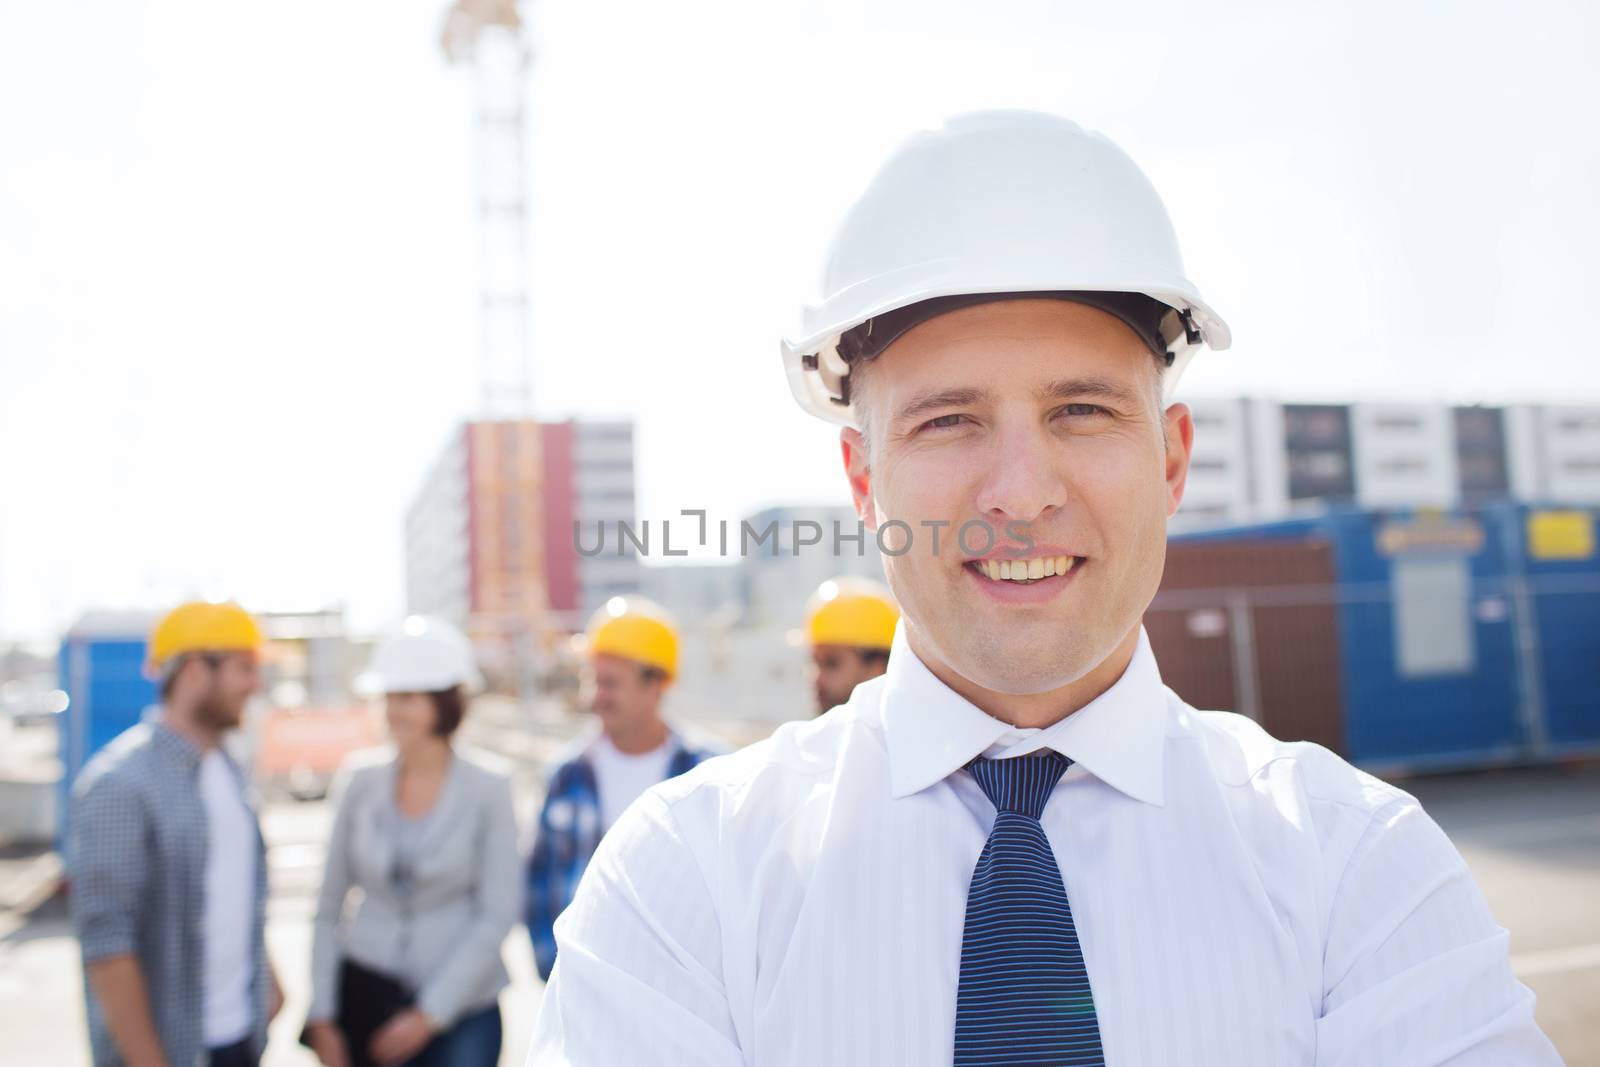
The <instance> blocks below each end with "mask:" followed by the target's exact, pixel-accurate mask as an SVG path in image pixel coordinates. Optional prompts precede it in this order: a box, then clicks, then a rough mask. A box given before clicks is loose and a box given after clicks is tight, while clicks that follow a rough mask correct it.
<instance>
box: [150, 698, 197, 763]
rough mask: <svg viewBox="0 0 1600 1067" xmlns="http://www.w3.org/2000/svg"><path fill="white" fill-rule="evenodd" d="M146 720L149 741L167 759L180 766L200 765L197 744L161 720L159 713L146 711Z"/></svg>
mask: <svg viewBox="0 0 1600 1067" xmlns="http://www.w3.org/2000/svg"><path fill="white" fill-rule="evenodd" d="M146 721H148V722H149V723H150V727H151V735H150V742H151V744H153V745H154V746H155V748H156V751H157V752H160V753H161V754H162V755H163V756H165V757H166V758H167V759H169V760H172V761H173V762H174V763H176V764H178V766H180V767H198V766H200V756H201V752H200V749H199V747H198V746H196V745H195V743H194V742H193V741H190V740H189V739H188V738H187V737H184V736H183V735H182V734H180V733H179V732H178V731H176V730H174V729H173V728H172V727H170V726H168V725H167V724H166V723H165V722H164V721H162V717H161V713H160V712H159V711H154V713H150V712H147V713H146Z"/></svg>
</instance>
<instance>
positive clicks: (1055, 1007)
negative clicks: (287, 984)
mask: <svg viewBox="0 0 1600 1067" xmlns="http://www.w3.org/2000/svg"><path fill="white" fill-rule="evenodd" d="M824 289H825V293H824V300H823V301H822V303H820V304H819V305H818V306H816V307H814V308H810V309H808V311H807V315H806V323H805V329H804V332H803V335H802V336H801V337H800V338H798V339H797V340H793V341H791V342H788V343H786V344H785V346H784V355H785V362H786V367H787V370H788V373H789V380H790V385H791V388H792V389H793V391H794V393H795V395H796V397H797V398H798V399H799V401H800V403H801V405H802V406H803V407H805V408H806V409H807V410H809V411H812V412H813V413H815V414H818V415H820V416H822V417H824V418H828V419H830V420H832V421H835V422H838V423H840V424H842V426H843V429H842V430H841V448H842V453H843V460H844V467H845V471H846V474H847V477H848V479H849V483H850V488H851V491H852V493H853V494H854V497H855V500H856V505H857V508H858V510H859V512H860V513H861V515H862V517H863V519H864V520H865V521H866V522H867V523H868V524H869V525H870V526H872V527H874V528H875V529H877V530H878V531H879V532H880V540H881V541H882V542H883V543H884V546H885V557H886V558H885V571H886V575H887V577H888V580H889V584H890V586H891V588H892V591H893V593H894V596H895V599H896V600H897V601H898V602H899V605H900V608H901V611H902V615H901V620H900V625H899V627H898V628H897V630H896V632H895V636H894V643H893V648H892V651H891V655H890V659H889V668H888V672H887V673H886V674H885V675H884V676H883V677H882V678H880V679H874V680H872V681H868V682H865V683H863V684H861V685H859V686H857V687H856V689H855V691H854V693H853V695H852V696H851V699H850V700H849V702H848V703H846V704H845V705H843V706H842V707H840V708H837V709H835V710H834V711H832V712H830V713H829V714H828V715H825V716H823V717H821V718H819V719H817V720H815V721H813V722H810V723H805V724H789V725H786V726H784V727H782V728H780V729H779V730H778V731H777V733H776V734H774V736H773V737H772V738H771V739H770V740H769V741H767V742H765V743H763V744H760V745H756V746H753V747H751V748H749V749H746V750H744V751H743V752H740V753H737V754H735V755H733V756H729V757H726V758H722V759H716V760H712V761H709V762H708V763H706V764H704V765H702V766H701V767H700V768H699V769H697V770H696V771H694V772H692V773H690V774H688V775H685V776H684V777H682V778H679V779H677V780H675V781H673V782H671V783H668V784H666V785H663V786H660V787H657V788H656V789H654V790H652V791H651V792H650V793H648V794H646V796H645V797H644V798H643V799H642V800H641V801H640V802H639V803H638V804H636V805H635V806H634V807H633V808H632V809H631V810H630V811H629V813H628V814H627V815H626V816H625V817H624V818H623V819H622V820H621V821H619V822H618V823H617V825H616V826H615V827H614V828H613V829H612V831H611V833H610V834H608V835H607V837H606V838H605V840H604V842H603V843H602V844H601V846H600V849H599V851H598V853H597V854H596V855H595V858H594V860H593V862H592V863H591V864H590V866H589V868H588V871H587V873H586V875H585V878H584V881H583V884H582V886H581V887H580V889H579V891H578V894H577V899H576V900H575V901H574V903H573V905H572V906H571V907H570V908H569V909H568V910H567V911H566V912H565V913H564V915H563V916H562V918H561V920H560V921H559V922H557V923H556V926H555V936H556V940H557V941H558V942H559V944H560V956H559V960H558V963H557V965H556V969H555V973H554V975H553V976H552V978H551V981H550V985H549V988H548V990H547V992H546V996H545V1002H544V1007H543V1011H542V1014H541V1017H540V1020H539V1023H538V1027H537V1030H536V1033H535V1037H534V1043H533V1048H532V1051H531V1053H530V1063H532V1064H537V1065H544V1064H570V1065H575V1067H609V1065H612V1064H623V1063H626V1064H634V1063H641V1064H642V1063H650V1064H683V1065H692V1067H713V1065H715V1067H734V1065H750V1067H816V1065H820V1064H827V1065H830V1067H835V1065H839V1067H853V1065H861V1067H866V1065H872V1067H882V1065H904V1067H937V1065H941V1064H957V1065H977V1064H988V1065H997V1064H1006V1065H1021V1064H1029V1065H1034V1064H1038V1065H1043V1064H1049V1065H1085V1064H1110V1065H1113V1067H1173V1065H1176V1064H1183V1065H1185V1067H1211V1065H1215V1067H1223V1065H1226V1067H1244V1065H1259V1067H1295V1065H1305V1067H1333V1065H1351V1067H1354V1065H1360V1067H1376V1065H1394V1067H1427V1065H1435V1064H1441V1065H1442V1064H1446V1063H1448V1064H1451V1065H1453V1067H1467V1065H1481V1067H1490V1065H1494V1067H1499V1065H1503V1064H1518V1065H1530V1064H1532V1065H1546V1064H1556V1063H1559V1059H1558V1057H1557V1056H1556V1054H1555V1052H1554V1050H1553V1049H1552V1048H1551V1046H1550V1044H1549V1042H1548V1041H1547V1040H1546V1039H1545V1038H1544V1036H1543V1035H1542V1034H1541V1033H1540V1032H1539V1030H1538V1029H1537V1027H1536V1026H1535V1024H1534V1021H1533V997H1532V994H1531V993H1529V991H1528V990H1527V989H1525V988H1524V987H1523V986H1521V985H1520V984H1518V983H1517V981H1516V980H1515V978H1514V977H1513V976H1512V973H1511V969H1510V965H1509V957H1508V953H1507V939H1506V934H1505V931H1504V930H1502V929H1501V928H1500V927H1498V926H1497V925H1496V924H1495V922H1494V919H1493V917H1492V916H1491V915H1490V913H1489V910H1488V908H1487V906H1486V905H1485V903H1484V901H1483V898H1482V896H1481V894H1480V893H1479V892H1478V889H1477V887H1476V886H1475V885H1474V884H1473V881H1472V879H1471V877H1470V875H1469V874H1468V872H1467V870H1466V867H1465V866H1464V864H1463V863H1462V860H1461V858H1460V856H1459V855H1458V854H1457V852H1456V850H1455V849H1454V848H1453V847H1452V846H1451V844H1450V842H1449V841H1448V840H1447V839H1446V838H1445V836H1444V835H1443V833H1442V832H1441V831H1440V830H1439V829H1438V827H1437V826H1436V825H1435V824H1434V823H1433V821H1432V820H1431V819H1429V818H1428V816H1427V815H1426V814H1424V813H1423V812H1422V810H1421V809H1420V808H1419V807H1418V805H1417V803H1416V801H1415V800H1413V799H1412V798H1411V797H1410V796H1408V795H1407V794H1406V793H1404V792H1401V791H1400V790H1398V789H1395V788H1393V787H1391V786H1388V785H1386V784H1384V783H1383V782H1380V781H1378V780H1377V779H1375V778H1372V777H1370V776H1368V775H1365V774H1363V773H1361V772H1359V771H1356V770H1355V769H1353V768H1351V767H1350V766H1348V765H1347V764H1345V763H1344V762H1343V761H1341V760H1340V759H1339V758H1338V757H1337V756H1335V755H1333V754H1332V753H1330V752H1328V751H1327V750H1325V749H1322V748H1319V747H1317V746H1315V745H1311V744H1305V743H1285V742H1280V741H1278V740H1276V739H1274V738H1272V737H1270V736H1268V735H1267V734H1266V733H1264V732H1263V731H1262V730H1261V729H1260V727H1258V726H1257V725H1256V724H1255V723H1253V722H1252V721H1250V720H1248V719H1245V718H1243V717H1241V716H1238V715H1234V714H1229V713H1221V712H1199V711H1196V710H1194V709H1193V708H1190V707H1189V706H1188V705H1186V704H1185V703H1184V702H1183V701H1182V700H1181V699H1180V698H1179V697H1178V696H1177V695H1175V694H1173V693H1172V692H1170V691H1169V690H1167V689H1166V688H1164V687H1163V685H1162V684H1161V677H1160V673H1159V671H1158V668H1157V665H1156V661H1155V657H1154V656H1153V654H1152V652H1151V649H1150V645H1149V642H1148V640H1147V639H1146V637H1145V634H1144V631H1143V629H1142V627H1141V624H1140V620H1141V617H1142V616H1143V614H1144V611H1145V609H1146V608H1147V607H1148V606H1149V603H1150V601H1151V599H1152V597H1153V596H1154V595H1155V592H1156V589H1157V586H1158V585H1159V583H1160V579H1161V572H1162V566H1163V561H1164V558H1165V552H1166V523H1167V520H1168V518H1169V517H1170V516H1171V515H1172V513H1173V512H1174V511H1175V510H1176V509H1177V507H1178V504H1179V502H1180V501H1181V499H1182V496H1183V489H1184V481H1185V478H1186V475H1187V472H1188V462H1189V451H1190V445H1191V442H1192V439H1193V433H1194V427H1193V421H1192V419H1191V418H1190V415H1189V412H1188V411H1187V410H1186V409H1185V408H1184V407H1183V406H1182V405H1181V404H1173V403H1171V397H1172V392H1173V388H1174V386H1175V385H1176V382H1177V378H1178V375H1179V373H1180V372H1181V370H1182V369H1183V366H1184V364H1185V363H1186V362H1187V360H1188V359H1189V358H1190V357H1191V356H1192V355H1193V354H1194V352H1195V351H1196V350H1197V349H1198V348H1199V347H1200V346H1201V345H1202V344H1209V345H1210V346H1211V347H1213V348H1223V347H1226V346H1227V344H1228V340H1229V337H1228V331H1227V327H1226V326H1225V325H1224V324H1223V322H1222V320H1221V319H1220V318H1219V317H1218V316H1217V315H1216V314H1215V313H1214V312H1212V311H1211V310H1210V308H1209V307H1207V306H1206V305H1205V303H1203V302H1202V301H1201V299H1200V296H1199V294H1198V292H1197V291H1196V289H1195V287H1194V286H1193V285H1192V284H1191V283H1190V282H1189V281H1188V280H1187V278H1185V277H1184V274H1183V268H1182V264H1181V261H1180V259H1179V255H1178V249H1177V244H1176V241H1175V239H1174V237H1173V233H1172V228H1171V225H1170V223H1169V222H1168V219H1167V215H1166V212H1165V209H1164V208H1163V207H1162V205H1161V202H1160V200H1159V198H1158V197H1157V196H1156V193H1155V191H1154V190H1153V189H1152V188H1151V186H1150V184H1149V182H1148V181H1147V180H1146V179H1145V177H1144V175H1143V174H1142V173H1140V171H1139V170H1138V168H1137V167H1136V166H1135V165H1134V164H1133V163H1132V161H1131V160H1129V159H1128V157H1127V156H1126V155H1124V154H1123V153H1122V152H1121V151H1120V150H1119V149H1117V148H1116V147H1115V146H1114V145H1113V144H1111V143H1110V142H1109V141H1108V140H1106V139H1105V138H1104V137H1101V136H1099V135H1095V134H1089V133H1085V132H1084V131H1083V130H1081V129H1079V128H1078V127H1077V126H1075V125H1073V124H1072V123H1070V122H1067V121H1065V120H1062V119H1058V118H1055V117H1052V116H1048V115H1038V114H1033V113H1026V112H992V113H982V114H977V115H968V116H964V117H961V118H959V119H955V120H952V121H950V122H949V123H947V124H946V125H945V127H944V128H943V129H941V130H938V131H934V132H929V133H923V134H921V135H918V136H917V137H915V138H913V139H912V140H911V141H909V142H907V144H905V145H904V146H902V147H901V149H900V150H899V151H898V152H897V153H896V154H895V155H894V156H893V157H891V158H890V160H889V161H888V163H887V164H886V165H885V166H884V168H883V169H882V170H881V171H880V172H879V174H878V175H877V177H876V178H875V179H874V181H873V183H872V184H871V186H870V187H869V188H868V189H867V191H866V193H865V194H864V195H863V197H862V198H861V200H860V201H859V202H858V203H857V204H856V205H855V207H854V208H853V209H852V210H851V211H850V213H849V214H848V215H847V216H846V218H845V220H844V223H843V225H842V227H841V229H840V232H839V234H838V235H837V236H836V238H835V240H834V243H833V247H832V252H831V254H830V258H829V262H828V267H827V270H826V272H825V277H824Z"/></svg>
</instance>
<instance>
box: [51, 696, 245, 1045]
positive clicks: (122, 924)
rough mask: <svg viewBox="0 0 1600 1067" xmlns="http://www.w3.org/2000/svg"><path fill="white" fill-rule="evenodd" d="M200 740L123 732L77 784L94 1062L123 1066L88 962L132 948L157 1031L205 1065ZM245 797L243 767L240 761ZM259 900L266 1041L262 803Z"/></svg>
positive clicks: (74, 822)
mask: <svg viewBox="0 0 1600 1067" xmlns="http://www.w3.org/2000/svg"><path fill="white" fill-rule="evenodd" d="M200 755H201V754H200V750H199V749H197V748H196V747H195V746H194V745H193V744H191V743H190V742H189V741H188V740H186V739H185V738H183V737H182V736H180V735H179V734H177V733H175V732H174V731H173V730H171V729H169V728H168V727H166V726H164V725H162V724H160V723H159V722H157V721H150V720H147V721H146V722H142V723H140V724H139V725H137V726H134V727H132V728H131V729H129V730H127V731H125V732H124V733H123V734H121V735H120V736H119V737H117V738H116V739H115V740H114V741H112V742H111V743H110V744H109V745H107V746H106V747H105V748H104V749H103V750H102V751H101V752H100V753H98V754H97V755H96V756H95V757H94V758H93V759H92V760H90V761H89V764H88V766H86V767H85V768H84V769H83V773H82V774H80V775H79V777H78V781H77V783H76V784H75V786H74V788H73V801H72V809H71V812H70V816H69V820H68V825H67V855H66V864H67V877H68V880H69V884H70V886H71V893H70V894H69V901H70V906H71V909H72V923H73V927H74V929H75V930H76V931H77V934H78V941H79V943H80V945H81V946H82V949H83V962H84V971H85V975H86V977H85V991H84V1000H85V1002H86V1005H87V1007H88V1015H89V1044H90V1047H91V1049H92V1050H93V1054H94V1063H95V1067H120V1065H121V1064H122V1062H123V1060H122V1056H121V1054H120V1053H119V1052H118V1050H117V1047H116V1045H115V1043H114V1042H113V1041H112V1038H111V1033H110V1031H109V1029H108V1028H107V1027H106V1024H105V1019H104V1016H103V1014H102V1013H101V1011H100V1005H99V1003H98V1002H97V1001H96V999H95V996H94V992H93V990H92V989H90V988H88V983H87V971H88V966H89V964H91V963H94V962H95V961H97V960H102V959H106V958H108V957H112V956H120V955H131V956H133V958H134V959H135V961H136V962H137V963H138V964H139V969H140V971H141V972H142V973H143V976H144V982H145V988H146V991H147V994H148V996H149V999H150V1012H151V1016H152V1018H153V1021H154V1023H155V1029H156V1034H157V1036H158V1037H159V1038H160V1040H161V1046H162V1048H163V1050H165V1052H166V1056H167V1061H168V1062H169V1063H171V1064H172V1065H173V1067H190V1065H199V1067H204V1065H205V1064H206V1062H207V1060H208V1056H207V1050H206V1047H205V1041H204V1033H203V1019H204V1016H203V1013H204V1009H205V989H204V984H205V983H204V977H205V941H204V938H205V911H206V909H205V888H206V887H205V883H206V877H205V872H206V854H207V847H208V836H209V833H208V828H207V823H206V812H205V806H204V803H203V802H202V800H201V797H200V781H199V776H200ZM228 768H229V770H230V772H231V773H232V774H233V775H234V776H235V777H236V778H237V779H238V782H239V789H240V792H241V795H243V794H244V793H245V782H244V777H243V775H242V774H240V772H239V769H238V768H237V767H236V766H234V764H233V763H232V761H231V760H230V761H229V762H228ZM250 826H251V830H252V836H253V837H254V841H253V842H252V845H253V847H254V848H255V850H256V864H255V879H254V881H255V885H254V887H253V888H254V901H253V905H252V907H251V909H250V912H249V913H250V915H251V930H250V945H251V948H252V955H251V976H250V991H251V1001H252V1006H253V1009H254V1020H253V1026H252V1031H251V1042H252V1045H253V1047H254V1049H255V1051H256V1054H257V1055H259V1054H260V1053H261V1051H262V1050H263V1049H265V1047H266V1040H267V1011H268V999H269V998H270V996H271V978H270V976H269V972H268V968H267V954H266V947H265V942H264V939H263V931H264V927H265V920H266V899H267V862H266V845H265V843H264V842H263V840H262V838H261V831H260V827H259V824H258V823H257V821H256V819H255V816H254V812H253V810H252V812H251V818H250Z"/></svg>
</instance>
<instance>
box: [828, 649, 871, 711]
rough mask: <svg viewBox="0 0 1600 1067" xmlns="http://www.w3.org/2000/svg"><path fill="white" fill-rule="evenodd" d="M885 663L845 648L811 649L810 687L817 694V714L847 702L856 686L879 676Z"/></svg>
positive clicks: (861, 652) (858, 651)
mask: <svg viewBox="0 0 1600 1067" xmlns="http://www.w3.org/2000/svg"><path fill="white" fill-rule="evenodd" d="M886 665H887V663H886V661H885V660H884V659H883V658H882V657H881V656H877V657H875V656H872V655H869V654H868V653H867V652H866V651H864V650H863V649H859V648H852V647H850V646H849V645H814V646H812V649H811V687H812V689H813V690H814V691H815V692H816V695H817V714H819V715H820V714H821V713H823V712H825V711H827V710H828V709H829V708H835V707H838V706H839V705H840V704H843V703H844V702H845V701H847V700H849V699H850V694H851V693H853V692H854V691H855V688H856V686H858V685H860V684H861V683H862V682H864V681H866V680H867V679H869V678H876V677H877V676H878V675H880V674H882V673H883V671H884V668H885V666H886Z"/></svg>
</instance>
